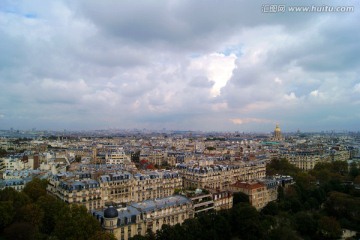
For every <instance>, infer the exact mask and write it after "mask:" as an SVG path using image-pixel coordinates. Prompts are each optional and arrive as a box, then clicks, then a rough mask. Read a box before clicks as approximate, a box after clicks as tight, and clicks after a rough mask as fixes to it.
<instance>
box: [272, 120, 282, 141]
mask: <svg viewBox="0 0 360 240" xmlns="http://www.w3.org/2000/svg"><path fill="white" fill-rule="evenodd" d="M273 140H274V141H282V140H283V137H282V134H281V129H280V127H279V124H276V127H275V131H274V138H273Z"/></svg>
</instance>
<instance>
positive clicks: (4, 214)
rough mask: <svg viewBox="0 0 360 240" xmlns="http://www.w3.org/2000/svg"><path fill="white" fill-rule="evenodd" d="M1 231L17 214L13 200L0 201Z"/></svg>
mask: <svg viewBox="0 0 360 240" xmlns="http://www.w3.org/2000/svg"><path fill="white" fill-rule="evenodd" d="M0 216H1V217H0V232H1V230H2V229H4V227H6V226H7V225H9V224H10V223H11V222H12V221H13V218H14V216H15V210H14V207H13V204H12V202H11V201H1V202H0Z"/></svg>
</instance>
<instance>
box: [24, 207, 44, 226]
mask: <svg viewBox="0 0 360 240" xmlns="http://www.w3.org/2000/svg"><path fill="white" fill-rule="evenodd" d="M43 218H44V211H43V210H42V209H41V208H40V207H39V206H38V205H36V204H34V203H29V204H27V205H25V206H23V207H21V208H20V209H19V210H18V211H17V219H18V221H19V222H28V223H31V224H32V226H33V227H34V228H36V229H38V228H39V227H40V225H41V224H42V222H43Z"/></svg>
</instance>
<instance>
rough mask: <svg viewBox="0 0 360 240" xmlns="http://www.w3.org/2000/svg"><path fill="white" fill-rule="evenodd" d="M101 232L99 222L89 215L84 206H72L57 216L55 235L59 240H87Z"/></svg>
mask: <svg viewBox="0 0 360 240" xmlns="http://www.w3.org/2000/svg"><path fill="white" fill-rule="evenodd" d="M100 230H101V228H100V224H99V222H98V221H96V219H95V218H93V217H92V216H91V215H90V214H88V212H87V210H86V208H85V207H84V206H80V205H76V204H72V205H69V206H68V207H65V208H63V209H62V210H61V211H60V212H59V214H58V215H57V217H56V223H55V229H54V235H55V236H57V237H58V238H59V239H69V240H72V239H77V240H85V239H89V238H90V237H91V236H93V235H95V233H96V232H98V231H100Z"/></svg>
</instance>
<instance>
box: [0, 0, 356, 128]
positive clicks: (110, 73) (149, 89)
mask: <svg viewBox="0 0 360 240" xmlns="http://www.w3.org/2000/svg"><path fill="white" fill-rule="evenodd" d="M279 4H280V5H281V6H285V11H281V12H272V13H271V12H269V9H270V7H272V9H274V6H275V7H279V6H278V5H279ZM270 5H271V6H270ZM292 6H301V7H306V6H329V7H337V6H351V7H354V11H351V12H325V11H322V12H320V11H321V10H317V12H291V10H290V9H289V8H290V7H292ZM279 9H280V8H279ZM359 29H360V1H358V0H336V1H331V0H312V1H309V0H280V1H272V0H222V1H219V0H206V1H205V0H197V1H193V0H139V1H133V0H122V1H110V0H105V1H99V0H78V1H73V0H52V1H44V0H28V1H26V0H24V1H22V0H1V1H0V129H10V128H14V129H24V130H25V129H31V128H36V129H39V130H40V129H43V130H62V129H68V130H93V129H112V128H119V129H133V128H137V129H143V128H146V129H154V130H158V129H164V128H166V129H168V130H170V129H173V130H201V131H241V132H242V131H244V132H270V131H273V130H274V128H275V124H276V123H279V124H280V127H281V129H282V130H283V131H285V132H286V131H288V132H290V131H296V130H300V131H304V132H305V131H330V130H336V131H343V130H350V131H359V130H360V31H359Z"/></svg>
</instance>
